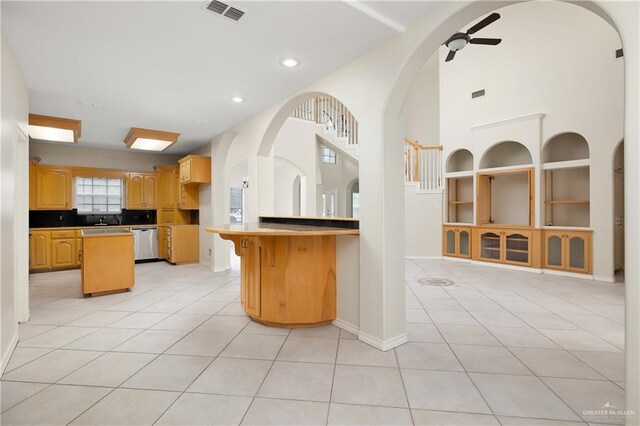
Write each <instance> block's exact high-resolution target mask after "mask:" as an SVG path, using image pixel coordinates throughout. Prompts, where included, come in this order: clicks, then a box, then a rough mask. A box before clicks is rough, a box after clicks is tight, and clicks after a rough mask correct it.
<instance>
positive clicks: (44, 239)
mask: <svg viewBox="0 0 640 426" xmlns="http://www.w3.org/2000/svg"><path fill="white" fill-rule="evenodd" d="M50 268H51V233H50V232H48V231H31V232H29V269H31V270H42V269H50Z"/></svg>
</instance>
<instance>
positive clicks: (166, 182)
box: [156, 166, 178, 209]
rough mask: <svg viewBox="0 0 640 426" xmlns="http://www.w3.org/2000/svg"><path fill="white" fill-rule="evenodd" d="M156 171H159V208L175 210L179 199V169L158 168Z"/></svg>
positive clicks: (175, 167) (173, 167)
mask: <svg viewBox="0 0 640 426" xmlns="http://www.w3.org/2000/svg"><path fill="white" fill-rule="evenodd" d="M156 171H158V182H159V190H158V193H159V195H160V197H159V198H160V200H159V201H160V203H159V206H160V208H161V209H173V208H175V207H176V200H177V198H178V195H177V191H178V183H177V182H178V167H177V166H158V167H156Z"/></svg>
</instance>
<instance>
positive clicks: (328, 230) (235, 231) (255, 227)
mask: <svg viewBox="0 0 640 426" xmlns="http://www.w3.org/2000/svg"><path fill="white" fill-rule="evenodd" d="M206 229H207V232H212V233H215V234H227V235H263V236H296V235H299V236H307V235H309V236H313V235H360V230H359V229H348V228H334V227H329V226H308V225H291V224H279V223H239V224H235V225H214V226H208V227H207V228H206Z"/></svg>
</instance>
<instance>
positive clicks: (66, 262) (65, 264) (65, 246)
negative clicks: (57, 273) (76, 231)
mask: <svg viewBox="0 0 640 426" xmlns="http://www.w3.org/2000/svg"><path fill="white" fill-rule="evenodd" d="M77 259H78V252H77V250H76V238H75V235H74V237H73V238H64V239H52V240H51V267H52V268H70V267H73V266H76V265H77V264H78V262H77Z"/></svg>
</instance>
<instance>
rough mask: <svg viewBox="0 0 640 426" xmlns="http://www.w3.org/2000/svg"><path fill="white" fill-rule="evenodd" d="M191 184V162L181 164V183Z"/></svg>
mask: <svg viewBox="0 0 640 426" xmlns="http://www.w3.org/2000/svg"><path fill="white" fill-rule="evenodd" d="M188 182H191V160H186V161H183V162H182V163H180V183H188Z"/></svg>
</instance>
